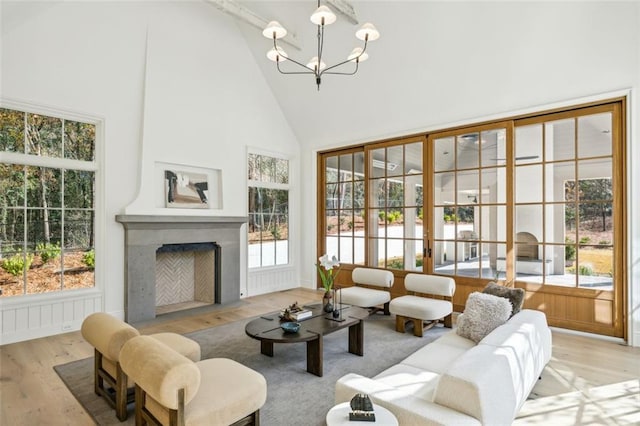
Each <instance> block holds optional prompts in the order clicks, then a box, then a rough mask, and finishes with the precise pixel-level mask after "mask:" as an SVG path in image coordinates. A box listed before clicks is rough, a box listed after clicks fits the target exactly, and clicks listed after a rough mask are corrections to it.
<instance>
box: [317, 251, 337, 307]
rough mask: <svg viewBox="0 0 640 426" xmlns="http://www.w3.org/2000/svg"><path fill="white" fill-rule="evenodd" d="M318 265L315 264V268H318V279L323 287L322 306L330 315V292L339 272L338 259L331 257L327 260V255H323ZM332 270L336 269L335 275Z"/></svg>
mask: <svg viewBox="0 0 640 426" xmlns="http://www.w3.org/2000/svg"><path fill="white" fill-rule="evenodd" d="M318 260H319V261H320V263H319V264H316V268H318V272H319V273H320V279H321V280H322V286H323V287H324V296H323V298H322V305H323V307H324V308H323V309H324V311H325V312H327V313H330V312H333V304H332V303H331V298H332V294H331V290H332V289H333V281H334V280H335V279H336V276H337V275H338V273H339V272H340V263H339V262H338V258H337V257H335V256H333V257H331V259H329V256H328V255H326V254H325V255H323V256H321V257H320V258H319V259H318ZM333 268H338V269H336V271H335V273H334V271H333Z"/></svg>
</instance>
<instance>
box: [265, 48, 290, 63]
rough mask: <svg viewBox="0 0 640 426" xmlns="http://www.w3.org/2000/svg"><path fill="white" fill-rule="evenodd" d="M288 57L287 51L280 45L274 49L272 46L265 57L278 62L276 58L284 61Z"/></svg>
mask: <svg viewBox="0 0 640 426" xmlns="http://www.w3.org/2000/svg"><path fill="white" fill-rule="evenodd" d="M288 57H289V55H287V52H285V51H284V50H282V48H281V47H280V46H278V50H276V48H275V47H272V48H271V50H269V51H268V52H267V58H269V59H270V60H272V61H273V62H278V60H280V62H284V61H286V60H287V58H288Z"/></svg>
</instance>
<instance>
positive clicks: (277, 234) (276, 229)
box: [271, 226, 282, 240]
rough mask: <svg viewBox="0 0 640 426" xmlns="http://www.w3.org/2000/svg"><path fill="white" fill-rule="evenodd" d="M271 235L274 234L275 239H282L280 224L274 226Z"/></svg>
mask: <svg viewBox="0 0 640 426" xmlns="http://www.w3.org/2000/svg"><path fill="white" fill-rule="evenodd" d="M271 235H273V239H274V240H280V237H281V236H282V235H281V233H280V228H279V227H278V226H272V227H271Z"/></svg>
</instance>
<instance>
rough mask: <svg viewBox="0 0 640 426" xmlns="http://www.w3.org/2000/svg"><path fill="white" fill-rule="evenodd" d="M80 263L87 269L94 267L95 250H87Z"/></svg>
mask: <svg viewBox="0 0 640 426" xmlns="http://www.w3.org/2000/svg"><path fill="white" fill-rule="evenodd" d="M82 261H83V262H84V264H85V265H87V266H88V267H89V268H91V269H93V268H95V267H96V252H95V250H89V251H88V252H86V253H85V254H84V255H83V256H82Z"/></svg>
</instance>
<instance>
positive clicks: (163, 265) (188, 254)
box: [156, 242, 222, 315]
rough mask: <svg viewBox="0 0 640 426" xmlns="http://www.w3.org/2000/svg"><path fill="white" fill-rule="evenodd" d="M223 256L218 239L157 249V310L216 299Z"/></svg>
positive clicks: (205, 302) (178, 308) (165, 310)
mask: <svg viewBox="0 0 640 426" xmlns="http://www.w3.org/2000/svg"><path fill="white" fill-rule="evenodd" d="M221 256H222V250H221V247H220V246H219V245H218V244H216V243H215V242H209V243H181V244H163V245H162V246H161V247H160V248H159V249H158V250H156V314H157V315H160V314H165V313H169V312H175V311H180V310H184V309H189V308H194V307H199V306H205V305H211V304H213V303H215V299H216V295H217V294H219V293H220V264H221V262H220V261H221Z"/></svg>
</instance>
